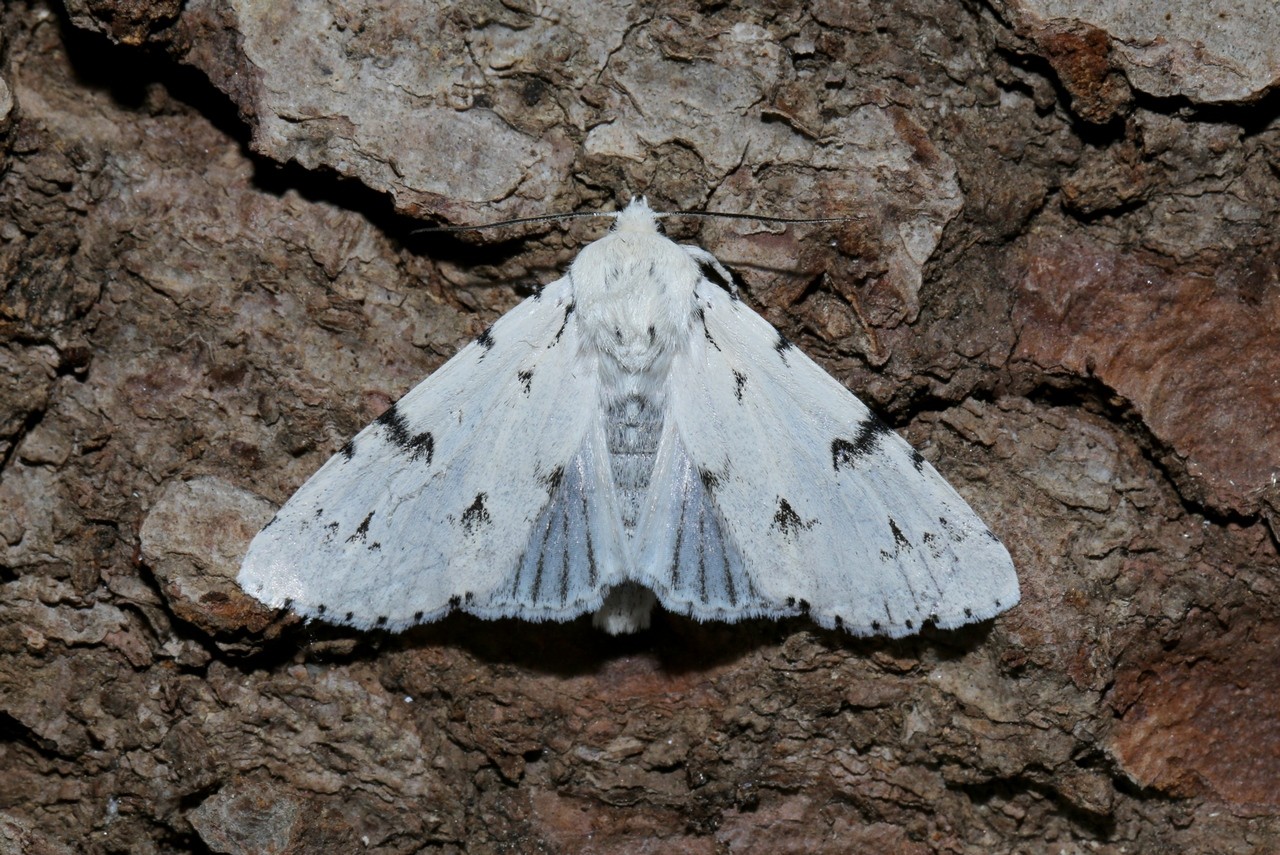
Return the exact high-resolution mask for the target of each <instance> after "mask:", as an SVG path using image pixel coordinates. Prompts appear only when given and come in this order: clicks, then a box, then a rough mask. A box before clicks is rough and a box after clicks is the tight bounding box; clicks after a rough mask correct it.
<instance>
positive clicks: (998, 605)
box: [996, 600, 1000, 608]
mask: <svg viewBox="0 0 1280 855" xmlns="http://www.w3.org/2000/svg"><path fill="white" fill-rule="evenodd" d="M996 608H1000V601H999V600H996Z"/></svg>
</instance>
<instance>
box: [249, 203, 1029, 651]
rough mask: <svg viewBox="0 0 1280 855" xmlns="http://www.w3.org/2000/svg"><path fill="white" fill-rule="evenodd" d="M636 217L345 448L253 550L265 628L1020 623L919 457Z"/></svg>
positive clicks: (1012, 584)
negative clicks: (271, 616)
mask: <svg viewBox="0 0 1280 855" xmlns="http://www.w3.org/2000/svg"><path fill="white" fill-rule="evenodd" d="M658 216H659V215H656V214H655V213H654V212H653V211H652V210H651V209H650V208H649V206H648V205H647V204H646V202H645V201H644V200H633V201H632V202H631V204H630V205H628V206H627V208H626V209H625V210H624V211H622V212H621V213H620V214H618V215H616V219H615V221H614V224H613V227H612V229H611V231H610V232H609V233H608V234H607V235H606V236H604V237H602V238H600V239H599V240H597V241H595V242H594V243H591V244H589V245H588V246H586V247H585V248H584V249H583V250H582V251H581V252H580V254H579V255H578V256H577V258H576V259H575V260H574V261H573V263H572V264H571V265H570V267H569V270H568V272H567V273H566V274H565V275H564V276H563V277H562V278H561V279H559V280H557V281H555V282H553V283H552V284H550V285H547V286H546V287H544V288H543V289H541V291H539V292H538V293H536V294H534V295H533V296H531V297H529V298H527V299H526V300H524V302H522V303H520V304H519V305H518V306H516V307H515V308H514V309H512V310H511V311H509V312H508V313H507V314H505V315H504V316H502V317H501V318H500V319H498V320H497V321H496V322H495V323H494V324H493V325H492V326H491V327H489V328H488V329H486V330H485V331H484V332H483V333H481V334H480V336H479V337H478V338H476V339H475V341H473V342H471V343H470V344H468V345H467V346H466V347H464V348H463V349H462V350H461V351H460V352H459V353H458V354H457V355H456V356H454V357H453V358H452V359H450V360H449V361H448V362H447V363H446V364H445V365H444V366H442V367H441V368H440V369H439V370H437V371H436V372H435V373H434V374H432V375H431V376H429V377H428V378H427V379H425V380H423V381H422V382H421V383H420V384H419V385H418V386H417V387H415V388H414V389H412V390H411V391H410V392H409V393H408V394H406V395H405V396H404V397H403V398H401V399H400V400H399V401H398V402H397V403H395V404H394V405H392V406H391V408H390V409H388V410H387V411H386V412H385V413H383V414H382V415H381V416H380V417H379V418H378V419H377V420H376V421H374V422H373V423H372V424H370V425H369V426H368V427H366V428H365V429H364V430H362V431H361V432H360V433H359V434H357V435H356V437H355V438H354V439H352V440H350V441H349V442H347V443H346V444H345V445H343V446H342V448H341V450H340V451H338V453H337V454H335V455H334V456H333V457H332V458H331V459H330V460H329V461H328V462H327V463H326V464H325V465H324V466H323V467H321V469H320V470H319V471H318V472H316V473H315V475H313V476H312V477H311V479H310V480H308V481H307V482H306V483H305V484H304V485H303V486H302V488H301V489H299V490H298V492H297V493H296V494H295V495H294V496H293V498H291V499H290V500H289V501H288V502H287V503H286V504H285V505H284V506H283V507H282V508H281V509H280V511H279V513H277V514H276V516H275V517H274V518H273V519H272V520H271V522H269V523H268V524H267V526H266V527H265V528H263V530H262V531H261V532H260V533H259V534H258V535H257V536H256V537H255V538H254V540H253V542H252V544H251V545H250V547H249V550H248V553H247V555H246V556H245V558H244V562H243V566H242V568H241V570H240V574H239V577H238V581H239V583H240V585H241V586H242V587H243V588H244V590H245V591H247V592H248V593H249V594H251V595H252V596H254V597H256V598H257V599H258V600H260V601H261V602H263V603H265V604H266V605H268V606H271V607H274V608H285V609H291V610H293V611H294V612H296V613H298V614H300V615H303V616H306V617H311V618H321V619H324V620H326V621H331V622H334V623H338V624H346V625H351V626H356V627H361V628H385V629H388V630H401V629H404V628H407V627H409V626H412V625H414V624H419V623H423V622H427V621H434V620H436V619H438V618H440V617H441V616H443V615H444V614H446V613H447V612H449V611H450V610H453V609H461V610H462V611H465V612H469V613H471V614H474V615H478V616H480V617H482V618H501V617H518V618H523V619H526V620H531V621H546V620H554V621H566V620H570V619H573V618H575V617H577V616H579V615H582V614H585V613H594V622H595V624H596V625H597V626H598V627H600V628H601V629H603V630H605V631H606V632H609V633H614V634H617V633H628V632H635V631H637V630H640V629H643V628H646V627H647V626H648V625H649V620H650V614H651V612H652V609H653V606H654V604H655V602H658V603H661V604H662V606H663V607H664V608H666V609H667V610H669V611H671V612H675V613H678V614H682V615H689V616H691V617H693V618H695V619H697V620H702V621H708V620H713V621H737V620H741V619H744V618H751V617H769V618H779V617H784V616H790V615H798V614H807V615H808V616H809V617H810V618H811V619H812V620H813V621H814V622H816V623H817V624H819V625H820V626H823V627H827V628H832V627H840V628H843V629H844V630H846V631H848V632H850V633H853V634H855V635H872V634H881V635H886V636H893V637H898V636H903V635H907V634H910V633H912V632H916V631H918V630H919V629H920V628H921V627H922V626H923V625H924V624H925V623H927V622H931V623H932V624H934V625H936V626H938V627H940V628H943V629H947V628H952V627H957V626H960V625H962V624H966V623H969V622H971V621H979V620H984V619H987V618H991V617H993V616H995V615H996V614H998V613H1000V612H1002V611H1004V610H1005V609H1008V608H1010V607H1011V606H1013V605H1014V604H1015V603H1017V602H1018V598H1019V590H1018V579H1017V575H1016V574H1015V572H1014V567H1013V562H1012V560H1011V559H1010V557H1009V553H1008V551H1007V550H1006V549H1005V547H1004V546H1003V545H1002V544H1001V543H1000V541H999V540H998V539H997V538H996V536H995V535H994V534H992V532H991V531H990V529H988V528H987V526H986V525H984V524H983V522H982V521H981V520H980V519H979V518H978V516H977V515H976V514H975V513H974V511H973V510H972V509H971V508H970V507H969V506H968V505H967V504H966V503H965V501H964V500H963V499H962V498H961V497H960V496H959V494H957V493H956V491H955V490H954V489H953V488H952V487H951V485H949V484H948V483H947V482H946V481H945V480H944V479H943V478H942V477H941V476H940V475H939V474H938V473H937V472H936V471H935V470H934V468H933V467H932V466H930V465H929V463H928V462H927V461H925V459H924V458H923V457H921V456H920V454H919V453H918V452H916V451H915V450H914V449H913V448H912V447H911V446H910V445H908V444H907V443H906V442H905V441H904V440H903V439H902V438H901V437H899V436H898V435H897V434H896V433H894V432H893V431H892V430H891V429H890V428H889V427H887V426H886V425H885V424H884V423H883V422H882V421H880V420H879V419H878V418H876V417H875V416H874V415H873V414H872V413H871V412H870V411H869V410H868V409H867V407H866V406H864V405H863V404H862V403H861V402H860V401H859V400H858V399H857V398H856V397H855V396H854V395H853V394H852V393H850V392H849V391H848V390H847V389H846V388H845V387H844V386H843V385H841V384H840V383H839V382H838V381H837V380H835V379H834V378H833V377H832V376H831V375H829V374H827V373H826V372H825V371H824V370H822V368H820V367H819V366H818V365H817V364H816V363H815V362H813V361H812V360H811V359H809V357H807V356H805V354H803V353H802V352H801V351H800V350H799V349H798V348H796V347H795V346H794V345H792V343H791V342H790V341H788V340H787V339H786V338H784V337H783V336H782V335H781V334H780V333H779V332H778V331H777V330H776V329H775V328H774V327H772V326H771V325H770V324H769V323H768V322H767V321H765V320H764V319H763V318H762V317H760V315H758V314H757V313H756V312H754V311H752V310H751V309H750V308H749V307H748V306H747V305H746V304H745V303H743V301H742V300H741V299H740V298H739V295H738V292H737V289H736V286H735V285H734V284H733V278H732V276H731V275H730V274H729V273H728V271H727V270H726V269H725V268H724V267H723V266H722V265H721V264H720V262H718V261H717V260H716V259H715V258H714V257H713V256H712V255H711V254H710V253H709V252H707V251H705V250H703V249H700V248H698V247H694V246H685V245H680V244H676V243H674V242H673V241H671V240H669V239H667V238H666V237H665V236H664V235H663V234H662V233H661V230H660V229H659V227H658Z"/></svg>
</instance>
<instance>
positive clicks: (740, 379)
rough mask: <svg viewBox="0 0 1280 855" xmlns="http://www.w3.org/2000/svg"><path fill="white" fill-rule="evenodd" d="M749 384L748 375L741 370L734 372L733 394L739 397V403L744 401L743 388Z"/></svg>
mask: <svg viewBox="0 0 1280 855" xmlns="http://www.w3.org/2000/svg"><path fill="white" fill-rule="evenodd" d="M746 385H747V375H745V374H743V373H742V372H741V371H735V372H733V396H734V397H735V398H737V399H738V403H739V404H741V403H742V389H743V387H744V386H746Z"/></svg>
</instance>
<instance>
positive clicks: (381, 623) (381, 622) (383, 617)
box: [373, 615, 387, 626]
mask: <svg viewBox="0 0 1280 855" xmlns="http://www.w3.org/2000/svg"><path fill="white" fill-rule="evenodd" d="M373 625H374V626H386V625H387V616H386V615H378V619H377V620H375V621H374V622H373Z"/></svg>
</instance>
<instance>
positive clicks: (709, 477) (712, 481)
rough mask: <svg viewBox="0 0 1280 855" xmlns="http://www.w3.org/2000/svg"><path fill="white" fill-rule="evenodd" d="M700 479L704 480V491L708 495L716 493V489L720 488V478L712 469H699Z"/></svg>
mask: <svg viewBox="0 0 1280 855" xmlns="http://www.w3.org/2000/svg"><path fill="white" fill-rule="evenodd" d="M698 477H699V478H700V479H701V480H702V489H704V490H706V491H707V492H708V493H711V492H714V491H715V489H716V487H719V486H720V477H719V476H718V475H716V473H714V472H712V471H711V470H710V469H699V470H698Z"/></svg>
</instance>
